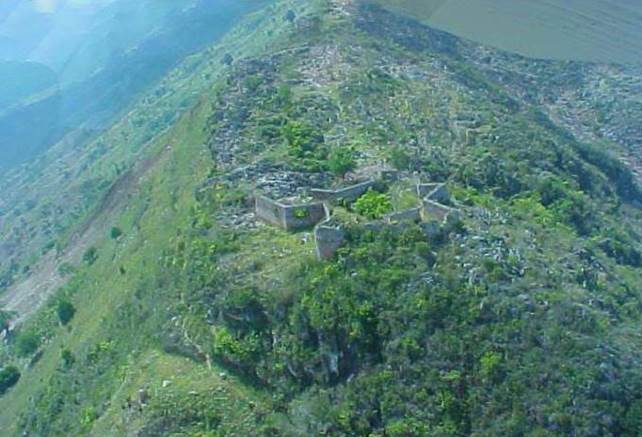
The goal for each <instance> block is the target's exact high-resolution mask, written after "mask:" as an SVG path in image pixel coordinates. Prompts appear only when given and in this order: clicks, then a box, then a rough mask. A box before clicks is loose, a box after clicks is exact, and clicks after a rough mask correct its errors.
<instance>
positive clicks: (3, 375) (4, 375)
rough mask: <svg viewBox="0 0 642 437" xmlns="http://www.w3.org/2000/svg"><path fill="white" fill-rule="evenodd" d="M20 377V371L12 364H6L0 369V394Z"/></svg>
mask: <svg viewBox="0 0 642 437" xmlns="http://www.w3.org/2000/svg"><path fill="white" fill-rule="evenodd" d="M19 379H20V371H19V370H18V369H17V368H16V367H14V366H8V367H5V368H4V369H2V370H0V395H3V394H5V392H6V391H7V390H9V389H10V388H11V387H13V386H14V385H16V383H17V382H18V380H19Z"/></svg>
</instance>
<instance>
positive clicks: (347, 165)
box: [328, 148, 356, 177]
mask: <svg viewBox="0 0 642 437" xmlns="http://www.w3.org/2000/svg"><path fill="white" fill-rule="evenodd" d="M355 164H356V162H355V153H354V150H352V149H351V148H341V149H337V150H335V151H334V152H332V154H331V155H330V160H329V161H328V168H329V169H330V171H331V172H332V173H334V174H335V175H337V176H340V177H344V176H345V175H346V173H348V172H349V171H351V170H353V169H354V167H355Z"/></svg>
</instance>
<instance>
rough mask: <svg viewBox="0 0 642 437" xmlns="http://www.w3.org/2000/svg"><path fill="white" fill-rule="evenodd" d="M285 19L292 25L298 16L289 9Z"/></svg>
mask: <svg viewBox="0 0 642 437" xmlns="http://www.w3.org/2000/svg"><path fill="white" fill-rule="evenodd" d="M285 19H286V20H287V21H289V22H290V23H293V22H294V20H296V14H295V13H294V11H293V10H292V9H288V11H287V12H286V13H285Z"/></svg>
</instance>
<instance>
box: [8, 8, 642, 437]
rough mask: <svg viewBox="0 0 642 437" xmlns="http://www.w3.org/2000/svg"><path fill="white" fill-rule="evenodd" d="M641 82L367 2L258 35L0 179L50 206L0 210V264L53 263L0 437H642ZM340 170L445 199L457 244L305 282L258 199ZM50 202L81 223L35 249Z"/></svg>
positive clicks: (258, 17) (276, 16) (436, 240)
mask: <svg viewBox="0 0 642 437" xmlns="http://www.w3.org/2000/svg"><path fill="white" fill-rule="evenodd" d="M225 54H230V57H226V56H225ZM223 59H226V60H227V61H228V62H226V63H223V62H222V60H223ZM227 64H229V65H227ZM641 77H642V75H641V74H640V71H638V70H636V69H630V68H623V67H617V66H598V65H585V64H578V63H568V62H550V61H534V60H530V59H526V58H522V57H519V56H515V55H511V54H507V53H504V52H500V51H497V50H495V49H491V48H488V47H485V46H480V45H477V44H473V43H471V42H467V41H463V40H460V39H458V38H456V37H454V36H453V35H450V34H446V33H443V32H439V31H436V30H434V29H432V28H429V27H426V26H424V25H422V24H420V23H418V22H416V21H412V20H408V19H405V18H402V17H400V16H397V15H394V14H392V13H390V12H387V11H386V10H384V9H381V8H378V7H373V6H371V5H366V4H363V3H360V2H351V1H345V0H315V1H307V0H306V1H304V0H283V1H279V2H277V3H276V4H275V5H273V6H271V7H269V8H267V9H266V10H264V11H262V12H259V13H257V14H255V15H252V16H251V17H249V18H248V19H246V20H245V21H244V22H243V23H242V24H241V25H240V26H239V27H237V28H236V29H235V30H234V31H233V32H232V33H231V34H230V35H228V36H227V37H226V38H225V39H224V40H223V41H221V43H220V44H219V45H217V46H216V47H212V48H210V49H208V50H205V51H203V52H202V53H200V54H198V55H197V56H195V57H193V58H191V59H190V60H188V61H187V62H186V63H184V64H183V65H181V66H180V67H179V68H178V69H176V70H175V71H174V72H172V73H171V74H170V75H169V76H167V77H166V78H165V80H164V81H163V82H162V84H160V85H159V87H158V88H157V89H156V90H155V91H154V92H152V93H151V94H150V95H149V96H147V97H146V98H145V99H144V100H143V101H141V102H140V103H139V104H138V105H137V106H136V108H135V109H134V110H133V111H132V112H131V113H130V114H128V115H127V117H125V118H124V119H123V120H122V121H121V122H120V123H118V124H116V125H115V126H114V127H113V128H112V129H111V130H110V131H109V132H107V133H106V134H105V135H104V136H102V137H101V138H99V139H98V140H96V141H95V142H90V143H82V142H81V143H80V144H81V145H79V146H78V148H77V151H76V152H74V154H75V155H77V156H76V157H74V159H71V157H70V158H69V159H68V160H66V161H63V162H62V163H61V162H60V161H59V156H60V155H58V156H57V155H48V156H47V159H43V160H42V161H41V162H40V163H39V164H38V165H39V167H37V168H36V170H37V172H34V173H32V174H31V175H30V177H27V176H26V175H21V176H15V178H14V179H13V181H15V184H16V186H17V187H18V188H19V191H18V193H26V192H27V191H33V190H34V187H44V186H47V185H46V184H51V185H50V186H57V187H60V188H59V191H60V194H58V196H60V197H54V198H36V199H34V200H33V204H32V207H31V208H26V209H25V208H24V206H25V205H24V204H23V203H22V202H14V201H12V200H11V198H7V202H6V203H5V204H4V205H2V204H0V206H2V207H3V214H2V215H0V219H2V220H3V222H0V224H4V225H5V226H6V227H4V228H2V229H3V232H7V233H6V234H4V235H9V232H11V235H21V236H22V237H21V238H22V240H20V239H11V240H8V242H9V244H6V245H5V246H4V247H3V248H2V249H3V250H5V251H6V253H8V254H10V255H11V254H13V253H14V252H15V251H16V250H17V248H19V247H21V246H22V244H21V242H22V241H25V242H28V241H30V238H29V235H30V234H36V235H39V236H41V237H40V238H41V240H42V239H44V236H46V235H55V236H56V238H58V246H59V249H58V253H57V254H56V253H54V252H55V251H53V250H52V251H51V252H50V254H49V255H48V256H49V258H48V259H49V260H50V262H51V263H53V265H56V267H57V273H56V275H59V278H60V282H53V283H49V289H48V291H50V292H53V294H52V295H51V297H50V299H49V300H48V301H47V302H46V304H45V305H43V306H42V307H41V308H40V309H39V310H38V311H37V312H36V313H35V314H34V315H32V317H30V318H29V319H28V320H27V321H26V322H25V323H23V324H22V325H21V327H20V328H19V330H18V331H17V332H15V333H14V335H13V337H12V338H11V339H10V341H9V342H8V343H6V344H3V346H2V347H0V367H6V366H9V365H13V366H16V368H17V369H18V370H19V371H20V372H21V377H20V380H19V381H18V383H17V384H16V385H15V386H13V387H11V388H9V389H8V390H7V391H6V393H5V394H4V395H2V396H1V397H0V433H1V434H3V435H21V434H22V433H25V432H26V433H27V435H38V436H48V435H99V436H109V435H117V436H119V435H141V436H156V435H170V436H178V435H199V436H201V435H202V436H233V435H237V436H248V435H265V436H275V435H276V436H279V435H282V436H301V435H332V436H353V435H364V436H383V435H386V436H425V435H431V436H464V435H474V436H488V435H491V436H493V435H515V436H522V435H528V436H543V435H578V436H579V435H582V436H585V435H586V436H590V435H594V436H608V435H612V436H622V435H624V436H635V435H638V434H639V433H640V432H642V424H641V423H640V420H639V417H640V412H641V411H642V398H641V397H640V393H641V392H642V391H641V389H642V370H641V369H642V362H641V360H640V350H639V348H640V344H641V340H642V339H641V338H640V327H641V325H642V320H641V319H640V314H641V312H640V309H642V295H641V294H640V292H641V290H640V287H639V284H641V283H642V225H641V223H642V220H641V218H642V213H641V211H640V202H642V191H640V186H639V183H638V182H639V181H638V180H637V179H636V176H635V174H634V172H633V171H632V169H631V168H632V167H631V166H630V164H634V162H633V161H631V160H627V158H629V157H630V155H631V153H632V152H633V151H634V150H635V147H636V144H638V143H637V141H636V140H635V138H637V136H638V135H639V132H640V131H639V126H638V125H637V124H636V120H639V117H638V114H640V112H639V111H640V110H641V109H642V108H640V107H639V105H638V102H639V99H638V98H637V97H636V96H639V95H640V91H642V90H640V88H639V87H638V85H637V84H639V83H640V80H641V79H640V78H641ZM161 90H162V92H161ZM620 92H621V93H622V94H623V95H624V94H627V93H628V94H629V95H630V97H629V98H615V97H614V96H616V95H619V94H618V93H620ZM604 96H610V99H611V101H610V103H609V102H608V101H605V98H604ZM621 113H624V114H626V117H617V116H616V115H617V114H621ZM159 124H160V125H161V126H159ZM54 152H56V151H55V150H53V151H52V152H51V153H54ZM62 156H64V155H62ZM346 156H347V157H348V158H349V160H350V161H351V162H350V163H351V164H353V165H354V166H355V167H356V168H357V169H358V170H365V169H367V168H369V167H370V166H372V165H375V164H377V163H380V162H381V161H386V162H387V163H388V164H389V165H391V166H394V167H396V168H397V169H398V170H399V171H400V172H401V174H402V175H407V176H410V175H417V174H419V175H421V177H422V179H424V180H428V181H444V182H446V183H447V185H448V188H449V190H450V192H451V193H452V206H453V207H455V208H457V209H459V210H460V212H461V217H460V220H458V221H457V222H455V223H452V224H451V226H449V227H446V228H444V229H443V230H442V231H441V232H439V233H431V234H430V236H427V235H426V234H425V233H424V232H423V231H422V228H421V227H420V226H418V225H415V224H408V225H407V226H404V227H401V228H384V229H383V230H381V231H380V232H373V231H371V230H368V228H365V227H362V226H358V225H351V226H349V228H348V240H347V244H346V245H345V246H344V247H343V248H342V249H341V250H340V251H339V253H338V254H337V256H335V257H333V258H332V259H329V260H326V261H318V260H317V259H316V257H315V256H314V244H313V238H312V236H311V234H310V232H300V233H288V232H285V231H282V230H279V229H276V228H273V227H270V226H267V225H264V224H262V223H259V222H257V221H256V220H255V217H254V215H253V211H252V196H253V195H254V194H255V192H256V191H257V190H259V191H263V192H266V193H268V194H271V195H273V196H289V195H294V194H296V193H298V192H299V191H301V189H305V188H306V187H310V186H317V185H333V184H341V183H342V182H343V180H342V175H341V172H340V171H333V170H336V166H335V164H336V162H337V160H338V159H339V158H338V157H343V158H342V159H344V158H345V157H346ZM331 164H332V165H331ZM61 165H66V166H67V167H63V168H68V169H69V171H70V172H71V173H70V174H73V175H75V177H74V179H76V180H75V181H74V182H73V183H72V182H70V181H67V182H65V181H64V180H63V181H62V182H61V181H60V180H57V179H56V178H55V175H56V174H57V172H58V168H60V167H59V166H61ZM96 175H98V177H99V179H94V178H96V177H97V176H96ZM69 179H72V178H69ZM82 187H84V189H83V188H82ZM88 187H91V189H89V188H88ZM83 190H84V191H83ZM386 195H387V194H385V193H384V197H385V196H386ZM17 196H19V194H17ZM61 200H65V201H67V202H68V204H69V205H70V208H67V209H68V210H69V209H72V210H73V211H75V212H74V213H73V214H71V213H70V212H69V211H68V210H66V211H62V212H60V215H59V216H57V217H56V218H55V220H52V222H53V223H51V222H50V223H47V224H44V223H43V221H42V217H43V216H46V214H44V213H43V211H46V209H43V208H46V205H47V203H49V204H60V202H61ZM25 201H26V199H25ZM14 203H15V204H16V205H17V206H16V207H15V208H14ZM337 211H339V213H340V214H344V215H345V216H347V217H354V216H355V215H358V212H357V211H355V210H353V209H351V208H350V207H349V205H344V206H340V207H337ZM364 220H365V218H363V217H362V218H361V221H364ZM25 223H27V224H26V225H25ZM60 228H62V233H60V232H57V231H59V230H60ZM5 230H10V231H5ZM74 235H77V236H78V237H76V238H74ZM15 259H16V260H18V261H16V262H19V260H22V259H23V257H22V256H17V257H16V258H15ZM31 268H32V269H33V274H32V275H29V274H28V273H25V274H24V275H25V276H26V277H27V278H33V277H36V276H37V272H38V271H39V270H38V269H39V268H40V267H39V265H37V264H36V265H33V266H32V267H31ZM48 278H49V276H47V277H46V278H45V279H46V280H48ZM19 279H20V278H19ZM58 283H64V285H63V286H61V287H60V288H57V289H55V290H54V288H53V287H52V286H51V285H52V284H58ZM20 284H21V282H20V281H19V280H18V282H17V283H16V284H14V286H11V287H9V289H8V290H7V293H8V294H9V295H11V294H12V291H15V290H16V289H17V288H15V287H16V286H18V285H20ZM41 285H42V284H41ZM44 285H45V288H47V284H44ZM14 296H15V294H14ZM14 308H18V307H14ZM70 308H73V309H74V310H75V311H73V310H71V309H70ZM18 316H20V314H19V315H18Z"/></svg>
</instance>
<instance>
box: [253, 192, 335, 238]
mask: <svg viewBox="0 0 642 437" xmlns="http://www.w3.org/2000/svg"><path fill="white" fill-rule="evenodd" d="M255 213H256V217H257V218H259V219H261V220H263V221H265V222H267V223H270V224H272V225H274V226H278V227H280V228H282V229H285V230H286V231H300V230H303V229H309V228H312V227H313V226H314V225H316V224H317V223H319V222H321V221H323V220H325V218H326V212H325V208H324V206H323V204H322V203H308V204H301V205H288V204H285V203H281V202H278V201H275V200H272V199H270V198H268V197H265V196H256V207H255Z"/></svg>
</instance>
